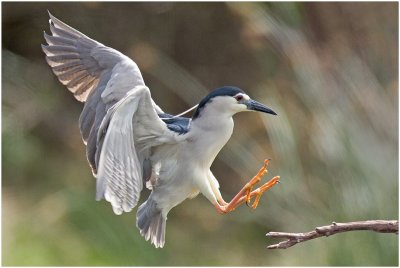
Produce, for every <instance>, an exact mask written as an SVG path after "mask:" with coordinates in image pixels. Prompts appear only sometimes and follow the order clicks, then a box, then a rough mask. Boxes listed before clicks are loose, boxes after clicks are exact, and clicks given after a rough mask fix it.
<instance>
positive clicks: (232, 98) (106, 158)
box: [42, 14, 279, 247]
mask: <svg viewBox="0 0 400 268" xmlns="http://www.w3.org/2000/svg"><path fill="white" fill-rule="evenodd" d="M50 30H51V33H52V35H51V36H50V35H47V34H46V33H44V38H45V39H46V42H47V43H48V45H47V46H44V45H43V46H42V48H43V51H44V52H45V54H46V60H47V63H48V64H49V65H50V66H51V68H52V70H53V72H54V73H55V75H56V76H57V77H58V79H59V80H60V82H61V83H63V84H64V85H66V86H67V88H68V89H69V90H70V91H71V92H72V93H74V96H75V98H76V99H77V100H79V101H81V102H85V106H84V108H83V111H82V114H81V116H80V118H79V126H80V131H81V134H82V138H83V141H84V143H85V144H86V152H87V158H88V161H89V164H90V166H91V168H92V171H93V175H94V176H95V177H96V180H97V185H96V188H97V189H96V199H97V200H101V199H103V198H105V199H106V200H107V201H108V202H110V203H111V205H112V208H113V210H114V212H115V213H116V214H121V213H122V212H129V211H131V210H132V209H133V208H134V207H135V206H136V204H137V203H138V200H139V196H140V192H141V191H142V188H143V185H144V184H145V185H146V186H147V188H149V189H151V194H150V196H149V198H148V199H147V201H146V202H144V203H143V204H142V205H141V206H140V207H139V208H138V211H137V227H138V228H139V230H140V233H141V235H143V236H144V237H145V239H146V240H150V241H151V243H152V244H154V245H155V247H163V246H164V243H165V226H166V220H167V214H168V212H169V211H170V210H171V209H172V208H173V207H175V206H176V205H178V204H180V203H181V202H183V201H184V200H185V199H186V198H193V197H195V196H196V195H197V194H198V193H202V194H203V195H204V196H205V197H206V198H207V199H208V200H209V201H210V202H211V203H212V204H213V205H214V206H215V208H216V210H217V211H218V212H220V213H227V212H230V211H232V210H234V209H235V208H236V207H237V206H238V205H240V204H241V203H243V202H247V203H248V204H249V202H250V200H251V198H253V197H255V201H254V203H253V205H252V206H253V208H255V207H256V206H257V204H258V201H259V198H260V196H261V194H262V193H263V192H264V191H266V190H267V189H269V188H270V187H272V186H273V185H275V184H276V183H278V182H279V177H278V176H276V177H274V178H273V179H271V180H270V181H269V182H267V183H266V184H264V185H262V186H261V187H259V188H258V189H256V190H254V191H252V187H253V185H255V184H256V183H258V182H259V181H260V179H261V177H262V176H263V175H264V174H265V172H266V171H267V169H266V168H267V164H268V160H266V161H265V163H264V166H263V167H262V168H261V169H260V171H259V172H258V174H257V175H256V176H255V177H254V178H253V179H252V180H250V182H249V183H247V184H246V185H245V186H244V187H243V188H242V190H241V191H240V192H239V193H238V194H237V195H236V196H235V197H234V198H233V199H232V201H231V202H230V203H226V202H225V201H224V199H223V198H222V196H221V193H220V191H219V184H218V181H217V179H216V178H215V177H214V175H213V174H212V172H211V171H210V167H211V164H212V163H213V161H214V159H215V157H216V156H217V154H218V152H219V151H220V150H221V149H222V147H223V146H224V145H225V144H226V142H227V141H228V140H229V138H230V137H231V134H232V130H233V119H232V116H233V115H234V114H236V113H238V112H244V111H259V112H263V113H269V114H276V113H275V112H274V111H272V110H271V109H270V108H268V107H266V106H264V105H263V104H261V103H258V102H256V101H254V100H252V99H250V97H249V96H248V95H247V94H246V93H244V92H243V91H242V90H241V89H239V88H236V87H222V88H218V89H216V90H214V91H212V92H211V93H210V94H208V95H207V96H206V97H205V98H204V99H202V100H201V102H200V103H199V104H198V106H197V109H196V111H195V113H194V115H193V117H192V118H185V117H182V116H172V115H169V114H166V113H164V112H163V111H162V110H161V109H160V108H159V107H158V106H157V105H156V104H155V103H154V101H153V100H152V98H151V96H150V90H149V89H148V88H147V87H146V85H145V83H144V81H143V78H142V75H141V73H140V70H139V68H138V66H137V65H136V64H135V62H133V61H132V60H131V59H129V58H128V57H126V56H125V55H123V54H121V53H120V52H118V51H116V50H114V49H112V48H109V47H106V46H104V45H102V44H100V43H99V42H97V41H94V40H92V39H90V38H89V37H87V36H85V35H83V34H82V33H80V32H78V31H77V30H75V29H73V28H71V27H70V26H68V25H66V24H64V23H63V22H61V21H60V20H58V19H57V18H55V17H54V16H52V15H51V14H50Z"/></svg>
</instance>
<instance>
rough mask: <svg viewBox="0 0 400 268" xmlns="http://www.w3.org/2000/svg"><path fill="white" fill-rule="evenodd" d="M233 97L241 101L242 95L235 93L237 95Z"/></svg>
mask: <svg viewBox="0 0 400 268" xmlns="http://www.w3.org/2000/svg"><path fill="white" fill-rule="evenodd" d="M235 99H236V100H237V101H241V100H242V99H243V96H242V95H237V96H235Z"/></svg>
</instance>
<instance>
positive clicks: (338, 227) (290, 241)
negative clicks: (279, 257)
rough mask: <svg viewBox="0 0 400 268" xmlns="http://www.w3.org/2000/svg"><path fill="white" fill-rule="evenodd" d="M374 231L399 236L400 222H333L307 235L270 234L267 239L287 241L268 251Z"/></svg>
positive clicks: (273, 246)
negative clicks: (349, 233) (274, 238)
mask: <svg viewBox="0 0 400 268" xmlns="http://www.w3.org/2000/svg"><path fill="white" fill-rule="evenodd" d="M360 230H367V231H374V232H378V233H393V234H399V221H398V220H393V221H385V220H371V221H354V222H346V223H336V222H332V224H331V225H326V226H321V227H316V228H315V230H314V231H311V232H307V233H283V232H269V233H267V237H277V238H285V239H287V240H285V241H282V242H280V243H278V244H274V245H270V246H268V247H267V248H268V249H286V248H289V247H291V246H294V245H296V244H298V243H301V242H305V241H308V240H311V239H315V238H318V237H322V236H330V235H334V234H338V233H343V232H350V231H360Z"/></svg>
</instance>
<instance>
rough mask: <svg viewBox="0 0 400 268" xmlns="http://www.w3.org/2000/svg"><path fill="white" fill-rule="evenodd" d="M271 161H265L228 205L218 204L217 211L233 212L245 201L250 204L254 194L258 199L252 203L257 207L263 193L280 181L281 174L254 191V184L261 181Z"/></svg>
mask: <svg viewBox="0 0 400 268" xmlns="http://www.w3.org/2000/svg"><path fill="white" fill-rule="evenodd" d="M269 161H270V160H269V159H267V160H265V161H264V165H263V167H262V168H261V169H260V170H259V171H258V173H257V175H255V176H254V177H253V178H252V179H251V180H250V181H249V182H248V183H246V185H245V186H244V187H243V188H242V189H241V190H240V191H239V193H237V195H235V197H234V198H233V199H232V200H231V202H229V203H228V204H227V205H220V204H216V205H215V208H216V209H217V211H218V212H220V213H222V214H225V213H228V212H231V211H233V210H235V209H236V208H237V207H238V206H239V205H241V204H242V203H243V202H245V201H246V203H247V204H248V205H249V204H250V200H251V198H252V197H253V196H256V199H255V201H254V203H253V205H252V208H253V209H255V208H256V207H257V205H258V203H259V201H260V198H261V195H262V194H263V193H264V192H265V191H267V190H268V189H270V188H271V187H273V186H274V185H275V184H277V183H279V176H275V177H274V178H272V179H271V180H270V181H268V182H267V183H265V184H263V185H262V186H260V187H259V188H257V189H256V190H254V191H252V189H253V186H254V185H255V184H257V183H258V182H260V180H261V178H262V176H264V175H265V174H266V173H267V172H268V170H267V167H268V164H269Z"/></svg>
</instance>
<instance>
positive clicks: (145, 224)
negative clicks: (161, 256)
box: [136, 197, 167, 248]
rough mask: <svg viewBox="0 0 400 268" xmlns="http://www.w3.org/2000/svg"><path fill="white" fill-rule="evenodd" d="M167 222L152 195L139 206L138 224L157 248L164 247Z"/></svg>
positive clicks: (146, 237) (141, 232) (144, 234)
mask: <svg viewBox="0 0 400 268" xmlns="http://www.w3.org/2000/svg"><path fill="white" fill-rule="evenodd" d="M166 222H167V219H166V218H165V217H163V215H162V213H161V210H160V209H158V208H157V204H156V202H155V201H154V200H153V199H152V198H151V197H149V199H147V201H146V202H144V203H143V204H142V205H141V206H140V207H139V208H138V211H137V214H136V226H137V227H138V228H139V230H140V234H141V235H142V236H143V237H144V238H145V239H146V241H148V240H150V242H151V243H152V244H153V245H154V246H155V247H156V248H162V247H164V244H165V227H166Z"/></svg>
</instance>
